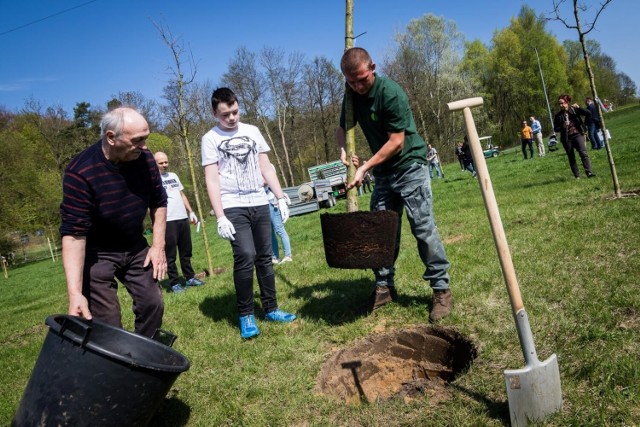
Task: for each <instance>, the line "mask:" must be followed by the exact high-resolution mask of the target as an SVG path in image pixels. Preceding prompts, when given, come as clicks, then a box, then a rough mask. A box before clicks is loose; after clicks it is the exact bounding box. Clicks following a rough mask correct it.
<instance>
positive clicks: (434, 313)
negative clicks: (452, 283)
mask: <svg viewBox="0 0 640 427" xmlns="http://www.w3.org/2000/svg"><path fill="white" fill-rule="evenodd" d="M452 308H453V295H452V294H451V289H444V290H434V291H433V300H432V304H431V312H430V313H429V321H430V322H431V323H434V322H437V321H439V320H440V319H442V318H444V317H447V316H448V315H449V313H451V309H452Z"/></svg>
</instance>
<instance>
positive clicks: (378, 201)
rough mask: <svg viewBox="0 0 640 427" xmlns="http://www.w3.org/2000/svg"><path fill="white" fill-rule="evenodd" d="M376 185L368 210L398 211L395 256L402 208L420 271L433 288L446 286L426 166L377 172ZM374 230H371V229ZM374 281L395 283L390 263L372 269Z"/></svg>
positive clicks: (446, 264) (445, 268) (444, 261)
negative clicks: (413, 243)
mask: <svg viewBox="0 0 640 427" xmlns="http://www.w3.org/2000/svg"><path fill="white" fill-rule="evenodd" d="M375 179H376V186H375V188H374V190H373V194H372V195H371V210H372V211H382V210H394V211H396V212H397V213H398V232H397V235H396V247H395V255H394V260H395V259H397V258H398V254H399V252H400V236H401V225H402V211H403V208H404V209H405V210H406V211H407V218H408V220H409V225H410V226H411V233H413V236H414V237H415V238H416V241H417V243H418V254H419V255H420V259H421V260H422V263H423V264H424V265H425V267H426V270H425V272H424V274H423V275H422V278H423V279H424V280H428V281H429V282H430V284H431V288H432V289H434V290H443V289H448V288H449V273H448V270H449V267H450V265H451V264H450V263H449V261H448V260H447V256H446V254H445V250H444V246H443V244H442V241H441V240H440V234H439V233H438V228H437V227H436V223H435V219H434V218H433V206H432V197H431V180H430V178H429V175H428V174H427V166H426V165H420V164H417V163H414V164H412V165H411V166H410V167H408V168H407V169H404V170H401V171H396V172H394V173H392V174H390V175H387V176H376V177H375ZM372 231H374V230H372ZM374 274H375V278H376V285H378V286H384V285H388V286H394V285H395V283H394V276H395V267H394V266H393V265H391V266H389V267H386V268H380V269H375V270H374Z"/></svg>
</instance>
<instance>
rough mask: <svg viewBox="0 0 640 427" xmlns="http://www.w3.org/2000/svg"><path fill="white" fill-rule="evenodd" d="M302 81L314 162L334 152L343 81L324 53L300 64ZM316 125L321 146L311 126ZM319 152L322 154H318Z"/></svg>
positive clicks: (326, 159) (321, 161)
mask: <svg viewBox="0 0 640 427" xmlns="http://www.w3.org/2000/svg"><path fill="white" fill-rule="evenodd" d="M303 75H304V77H303V81H304V85H305V88H306V93H307V95H308V96H307V97H305V99H306V101H307V103H308V108H307V112H308V113H309V115H310V118H311V121H312V124H313V128H314V129H313V131H312V135H313V139H314V155H315V159H314V160H315V163H316V164H318V163H323V162H328V161H330V160H331V159H332V158H334V155H332V152H334V153H335V148H334V147H335V132H334V129H335V128H336V127H337V124H336V118H337V117H339V115H340V105H341V101H342V98H341V95H342V93H341V92H342V90H343V88H344V83H343V80H342V77H341V74H340V71H338V69H337V68H336V67H334V65H333V64H332V63H331V62H330V61H329V60H328V59H327V58H324V57H318V58H314V59H313V61H311V63H308V64H306V65H305V67H304V72H303ZM316 127H317V128H319V132H320V136H321V138H320V143H321V146H317V145H316V143H317V134H316V132H315V129H316ZM320 151H321V152H322V154H323V156H322V158H321V157H320V155H319V154H320V153H319V152H320Z"/></svg>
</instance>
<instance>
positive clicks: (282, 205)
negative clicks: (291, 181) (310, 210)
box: [278, 197, 289, 224]
mask: <svg viewBox="0 0 640 427" xmlns="http://www.w3.org/2000/svg"><path fill="white" fill-rule="evenodd" d="M278 210H279V211H280V218H282V223H283V224H284V223H285V222H287V220H288V219H289V206H287V199H286V198H285V197H283V198H282V199H278Z"/></svg>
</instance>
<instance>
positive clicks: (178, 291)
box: [171, 283, 186, 294]
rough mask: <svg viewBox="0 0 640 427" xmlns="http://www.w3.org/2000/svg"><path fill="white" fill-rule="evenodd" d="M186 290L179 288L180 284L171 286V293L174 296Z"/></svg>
mask: <svg viewBox="0 0 640 427" xmlns="http://www.w3.org/2000/svg"><path fill="white" fill-rule="evenodd" d="M185 290H186V289H185V288H183V287H182V286H180V283H176V284H175V285H173V286H172V287H171V292H173V293H174V294H179V293H182V292H184V291H185Z"/></svg>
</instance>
